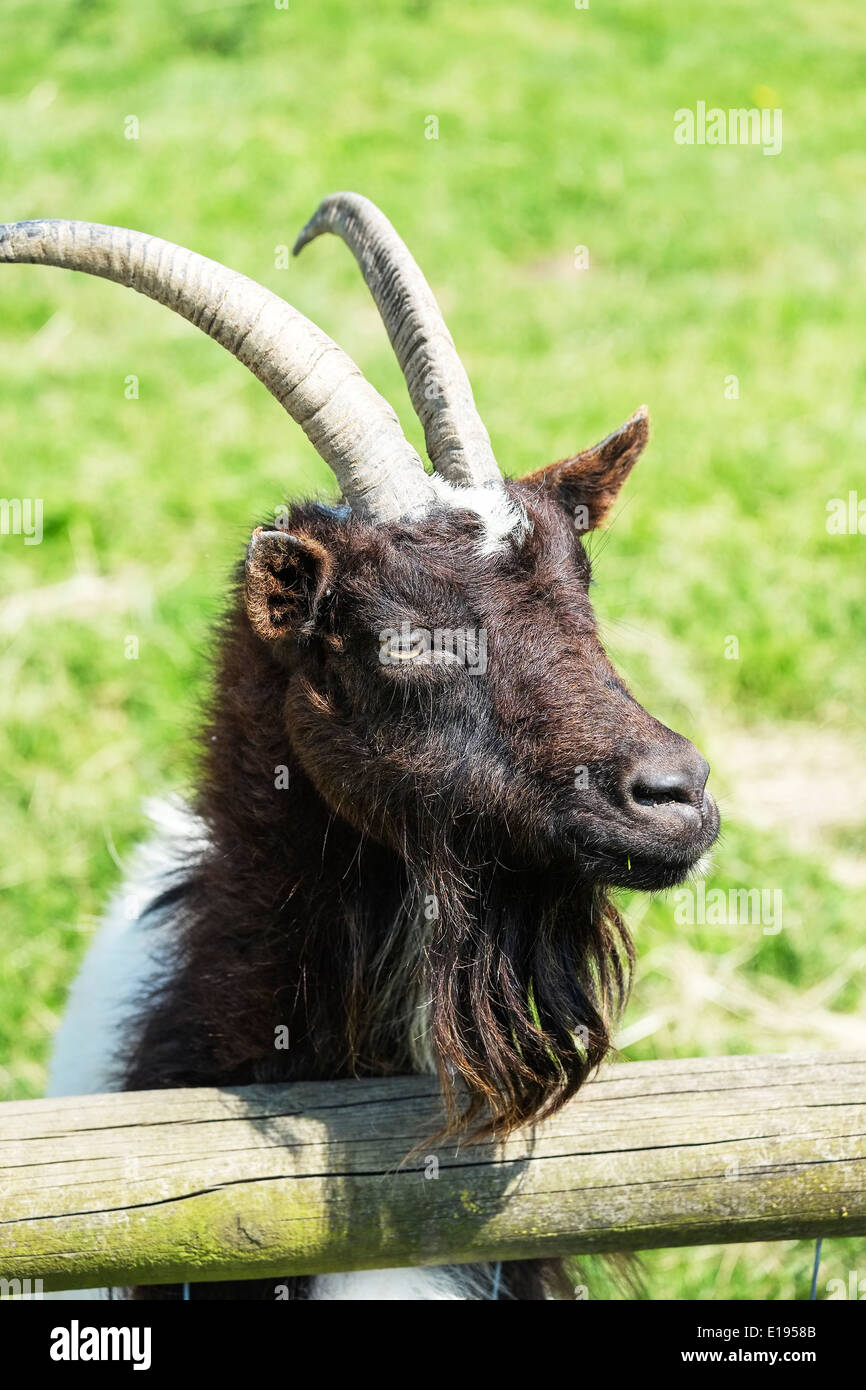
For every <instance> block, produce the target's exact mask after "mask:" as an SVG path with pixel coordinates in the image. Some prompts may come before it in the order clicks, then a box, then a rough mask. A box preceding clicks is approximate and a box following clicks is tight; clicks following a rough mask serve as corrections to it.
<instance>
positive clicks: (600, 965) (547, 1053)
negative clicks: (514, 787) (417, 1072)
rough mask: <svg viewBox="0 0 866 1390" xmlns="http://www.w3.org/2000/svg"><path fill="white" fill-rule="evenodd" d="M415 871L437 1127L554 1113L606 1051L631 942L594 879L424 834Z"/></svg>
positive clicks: (473, 1128) (487, 1124) (479, 1134)
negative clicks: (426, 914) (510, 862)
mask: <svg viewBox="0 0 866 1390" xmlns="http://www.w3.org/2000/svg"><path fill="white" fill-rule="evenodd" d="M413 857H414V856H413ZM471 862H474V863H475V864H476V865H477V867H475V868H467V864H469V863H471ZM485 863H486V865H487V867H485ZM490 865H492V866H493V867H492V868H491V867H490ZM416 870H417V874H418V879H419V881H423V883H424V895H425V897H424V901H425V903H426V904H427V907H428V910H429V908H430V907H431V906H432V913H431V915H432V921H431V922H430V924H429V934H428V941H427V947H426V951H425V952H424V966H423V969H424V980H423V987H424V988H425V989H426V991H427V995H428V1009H429V1030H430V1043H431V1048H432V1053H433V1057H434V1060H435V1064H436V1067H437V1069H438V1072H439V1077H440V1081H441V1085H442V1090H443V1095H444V1102H445V1115H446V1120H445V1127H444V1129H443V1131H442V1137H445V1136H446V1135H452V1134H458V1133H459V1134H463V1135H465V1136H466V1137H468V1138H472V1139H485V1138H494V1137H501V1136H502V1135H504V1134H507V1133H509V1132H510V1131H511V1130H514V1129H516V1128H518V1127H520V1126H522V1125H525V1124H527V1123H531V1122H534V1121H536V1120H540V1119H543V1118H544V1117H546V1116H548V1115H551V1114H553V1113H554V1111H556V1110H558V1109H559V1108H560V1107H561V1106H562V1105H564V1104H565V1103H566V1101H568V1100H569V1099H570V1098H571V1097H572V1096H573V1095H574V1094H575V1092H576V1091H577V1090H578V1088H579V1087H580V1086H581V1085H582V1084H583V1082H584V1081H585V1080H586V1079H587V1078H588V1077H589V1076H590V1075H591V1073H592V1072H593V1071H594V1070H595V1069H596V1068H597V1067H598V1065H599V1064H600V1063H601V1062H602V1061H603V1059H604V1058H605V1056H606V1055H607V1053H608V1052H609V1051H610V1048H611V1038H610V1030H611V1027H612V1026H613V1023H614V1022H615V1020H616V1019H617V1018H618V1016H619V1014H620V1012H621V1010H622V1008H623V1006H624V1003H625V1001H626V998H627V996H628V990H629V984H630V977H631V968H632V964H633V948H632V943H631V939H630V937H629V935H628V932H627V930H626V928H625V925H624V923H623V920H622V918H621V916H620V914H619V912H618V910H617V908H616V906H615V905H614V903H613V902H612V900H611V899H610V897H609V896H608V894H607V893H606V892H605V891H604V890H603V889H602V888H600V887H599V886H598V885H593V884H590V883H587V882H585V881H581V880H580V879H579V878H578V877H577V876H576V874H575V873H574V872H569V871H567V870H564V869H554V868H548V869H539V868H533V869H527V868H519V867H509V866H506V865H504V864H503V862H502V860H501V858H500V856H499V854H498V853H497V854H484V853H479V845H478V843H477V840H476V841H475V843H473V846H472V849H471V852H467V850H466V849H465V848H463V849H462V850H461V852H460V853H459V854H458V853H455V850H454V847H453V845H452V844H449V843H447V842H445V843H440V844H439V846H438V848H437V849H436V850H435V852H433V853H432V854H431V852H430V846H429V843H428V844H427V845H426V846H425V852H424V854H423V855H420V854H419V855H418V856H417V863H416ZM419 906H420V905H419Z"/></svg>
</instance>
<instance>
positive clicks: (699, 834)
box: [576, 792, 720, 892]
mask: <svg viewBox="0 0 866 1390" xmlns="http://www.w3.org/2000/svg"><path fill="white" fill-rule="evenodd" d="M635 812H636V814H633V815H626V814H622V813H621V812H620V813H619V814H615V815H611V817H610V818H609V819H606V820H604V821H603V822H602V823H601V825H600V826H599V825H598V824H596V825H595V826H594V827H593V830H592V832H591V833H590V834H589V835H586V836H583V835H580V836H579V841H578V844H577V847H576V848H577V857H578V858H579V860H580V861H581V863H582V865H583V867H584V870H585V872H586V873H587V874H588V876H589V877H591V878H592V879H594V880H595V881H596V882H598V883H602V884H605V885H606V886H609V887H611V888H636V889H641V890H644V891H650V892H651V891H656V890H658V889H662V888H673V887H674V886H675V885H676V884H678V883H682V881H683V879H685V878H688V876H689V874H690V873H692V872H693V870H694V869H695V868H696V866H697V865H698V863H699V862H700V860H701V859H702V858H703V856H704V855H705V854H706V853H707V851H708V850H709V849H710V848H711V847H712V845H713V844H714V843H715V841H716V839H717V837H718V834H719V827H720V820H719V812H718V808H717V807H716V803H715V801H714V800H713V798H712V797H711V796H710V795H709V793H707V792H704V794H703V797H702V799H701V803H700V805H699V807H696V806H693V805H684V804H681V803H667V802H665V803H662V802H649V801H648V802H647V803H646V806H645V807H644V805H642V804H641V803H640V802H638V803H637V805H636V806H635Z"/></svg>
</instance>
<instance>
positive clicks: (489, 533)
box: [430, 473, 530, 556]
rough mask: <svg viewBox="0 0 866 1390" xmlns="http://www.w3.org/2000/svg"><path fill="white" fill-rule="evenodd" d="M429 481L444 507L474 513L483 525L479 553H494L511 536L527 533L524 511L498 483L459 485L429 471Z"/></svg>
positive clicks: (527, 525) (518, 537)
mask: <svg viewBox="0 0 866 1390" xmlns="http://www.w3.org/2000/svg"><path fill="white" fill-rule="evenodd" d="M430 481H431V483H432V484H433V486H434V487H435V489H436V493H437V496H438V497H439V500H440V501H441V502H442V503H443V504H444V505H445V506H446V507H453V508H454V509H455V510H456V511H467V512H474V513H475V515H476V516H477V517H478V518H479V520H480V521H481V523H482V525H483V527H484V531H483V534H482V536H481V538H480V541H479V546H478V553H479V554H480V555H483V556H487V555H498V554H499V553H500V552H501V551H502V550H504V549H505V547H506V545H507V544H508V541H509V539H510V538H511V537H512V536H513V537H514V538H515V539H516V540H518V541H519V540H522V539H523V537H524V536H526V535H528V534H529V530H530V522H529V518H528V516H527V515H526V512H525V511H524V509H523V507H522V506H521V505H520V503H519V502H515V501H514V499H513V498H511V497H509V496H508V493H507V492H506V491H505V488H504V487H500V486H499V485H498V484H494V485H493V486H489V485H487V484H485V485H483V486H482V487H460V486H458V485H457V484H456V483H450V482H449V481H448V479H447V478H443V477H442V475H441V474H440V473H432V474H430Z"/></svg>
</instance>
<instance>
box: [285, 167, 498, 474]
mask: <svg viewBox="0 0 866 1390" xmlns="http://www.w3.org/2000/svg"><path fill="white" fill-rule="evenodd" d="M322 232H333V233H334V234H335V235H336V236H339V237H342V239H343V241H345V243H346V245H347V246H348V247H349V249H350V251H351V252H352V253H353V255H354V256H355V259H356V260H357V261H358V264H359V265H360V267H361V273H362V274H363V276H364V279H365V280H366V282H367V286H368V288H369V290H370V293H371V294H372V296H373V299H374V300H375V302H376V307H377V308H378V310H379V313H380V314H381V315H382V319H383V321H384V324H385V327H386V329H387V330H388V337H389V338H390V339H391V343H392V345H393V348H394V351H395V353H396V354H397V360H398V362H399V363H400V366H401V367H402V369H403V375H404V376H405V378H406V384H407V386H408V387H409V395H410V396H411V398H412V404H413V406H414V407H415V411H416V414H417V415H418V418H419V419H420V421H421V423H422V425H423V426H424V437H425V439H426V441H427V452H428V454H429V455H430V458H431V460H432V463H433V467H434V468H435V469H436V471H437V472H438V473H442V474H443V475H444V476H445V477H446V478H448V479H450V480H451V481H452V482H454V483H460V484H464V485H479V484H483V483H492V482H500V483H501V481H502V475H501V473H500V472H499V467H498V465H497V463H496V459H495V458H494V456H493V450H492V448H491V447H490V437H489V435H488V433H487V430H486V429H485V428H484V425H483V423H482V421H481V416H480V415H479V414H478V410H477V409H476V406H475V401H474V400H473V397H472V387H471V386H470V385H469V378H468V376H467V375H466V371H465V369H464V367H463V364H462V362H461V361H460V358H459V357H458V356H457V349H456V348H455V346H454V342H453V340H452V338H451V334H450V333H449V332H448V329H447V328H446V327H445V320H444V319H443V317H442V311H441V310H440V308H439V305H438V304H437V303H436V300H435V299H434V297H433V291H432V290H431V289H430V286H429V285H428V284H427V281H426V280H425V279H424V276H423V275H422V274H421V271H420V269H419V268H418V265H417V264H416V262H415V260H414V258H413V257H412V256H411V255H410V253H409V250H408V248H407V247H406V245H405V244H404V242H403V241H402V240H401V238H400V237H399V236H398V235H397V233H396V232H395V231H394V228H393V227H392V226H391V223H390V222H389V221H388V219H387V217H386V216H385V215H384V213H382V212H380V211H379V209H378V208H377V207H376V205H375V203H371V202H370V200H369V198H362V197H361V195H360V194H359V193H332V194H331V195H330V196H329V197H328V198H325V200H324V201H323V202H322V203H320V204H319V207H318V209H317V210H316V212H315V213H314V214H313V216H312V217H311V218H310V221H309V222H308V223H307V225H306V227H304V229H303V231H302V232H301V234H300V236H299V237H298V239H297V241H296V242H295V248H294V254H295V255H297V254H298V252H299V251H301V250H303V248H304V247H305V246H306V245H307V243H308V242H310V241H312V240H313V239H314V238H315V237H317V236H320V235H321V233H322Z"/></svg>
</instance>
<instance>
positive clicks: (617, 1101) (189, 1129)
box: [0, 1053, 866, 1289]
mask: <svg viewBox="0 0 866 1390" xmlns="http://www.w3.org/2000/svg"><path fill="white" fill-rule="evenodd" d="M438 1122H439V1108H438V1100H437V1095H436V1088H435V1084H434V1082H433V1081H432V1080H431V1079H429V1078H426V1077H418V1078H403V1079H387V1080H365V1081H340V1082H326V1083H322V1084H300V1085H293V1086H258V1087H247V1088H243V1089H233V1090H211V1089H203V1090H188V1091H150V1092H138V1093H130V1094H124V1095H103V1096H85V1097H79V1098H73V1099H63V1100H40V1101H22V1102H15V1103H12V1104H7V1105H4V1106H0V1277H2V1278H7V1279H11V1278H22V1279H24V1278H30V1279H34V1278H41V1279H42V1280H43V1281H44V1287H45V1288H46V1289H52V1288H54V1289H58V1288H74V1287H89V1286H92V1285H98V1284H106V1283H108V1284H132V1283H144V1284H146V1283H163V1282H175V1281H179V1280H182V1279H192V1280H195V1279H205V1278H206V1279H215V1280H219V1279H230V1278H245V1277H250V1278H252V1277H274V1278H279V1276H280V1275H289V1274H301V1273H316V1272H324V1271H329V1270H346V1269H356V1268H357V1269H360V1268H376V1267H379V1268H382V1267H389V1266H395V1265H407V1264H442V1263H446V1262H463V1261H468V1260H480V1259H509V1258H516V1257H524V1256H526V1257H538V1256H544V1255H548V1254H550V1255H554V1254H556V1255H563V1254H578V1253H581V1252H587V1251H611V1250H639V1249H645V1248H649V1247H654V1246H676V1245H693V1244H698V1243H710V1242H713V1243H714V1242H728V1241H749V1240H781V1239H788V1238H792V1237H809V1236H818V1235H825V1236H829V1235H863V1234H864V1233H866V1181H864V1179H866V1056H854V1055H850V1054H830V1053H824V1054H817V1055H802V1056H791V1055H780V1056H769V1057H727V1058H722V1059H711V1058H699V1059H688V1060H679V1061H673V1062H633V1063H628V1064H619V1065H614V1066H609V1067H607V1068H605V1069H604V1070H603V1071H602V1072H601V1074H600V1075H599V1076H598V1078H597V1079H595V1080H594V1081H592V1082H591V1083H590V1084H589V1085H588V1086H586V1087H585V1088H584V1090H583V1091H582V1092H581V1093H580V1095H579V1096H578V1097H577V1098H576V1099H575V1100H574V1101H572V1102H571V1103H570V1104H569V1105H568V1106H566V1108H565V1109H564V1110H562V1111H561V1112H560V1113H559V1114H558V1115H556V1116H554V1117H553V1118H552V1119H550V1120H548V1121H546V1122H545V1123H544V1124H541V1125H539V1126H538V1127H537V1128H536V1129H535V1130H534V1131H533V1132H527V1131H524V1132H521V1133H520V1134H517V1135H513V1136H512V1137H511V1138H509V1139H508V1140H507V1141H505V1142H504V1143H502V1144H499V1145H497V1146H492V1145H480V1146H479V1145H476V1146H465V1145H464V1146H462V1147H459V1148H455V1147H454V1146H453V1145H451V1146H442V1145H439V1146H431V1145H429V1144H428V1143H426V1142H424V1136H425V1135H429V1134H430V1133H432V1132H434V1131H435V1129H436V1126H437V1124H438ZM407 1155H408V1157H407Z"/></svg>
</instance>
